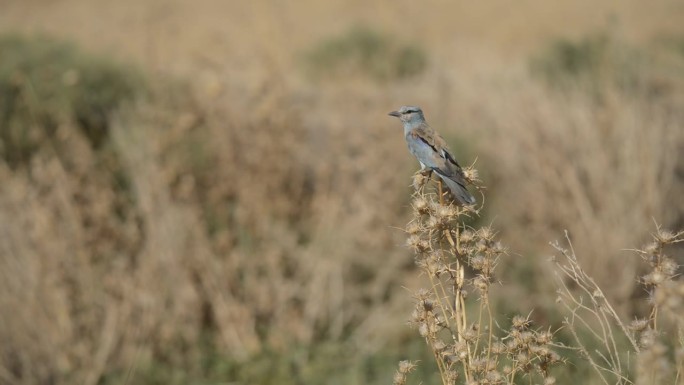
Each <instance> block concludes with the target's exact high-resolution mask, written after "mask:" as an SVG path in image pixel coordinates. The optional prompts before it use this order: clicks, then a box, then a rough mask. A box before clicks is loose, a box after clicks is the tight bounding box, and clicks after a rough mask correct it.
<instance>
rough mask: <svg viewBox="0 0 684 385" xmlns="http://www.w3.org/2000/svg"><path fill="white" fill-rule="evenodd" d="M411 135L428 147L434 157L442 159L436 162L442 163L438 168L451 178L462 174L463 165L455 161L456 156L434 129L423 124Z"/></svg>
mask: <svg viewBox="0 0 684 385" xmlns="http://www.w3.org/2000/svg"><path fill="white" fill-rule="evenodd" d="M409 135H411V136H412V137H413V139H414V140H418V141H421V142H423V143H425V144H426V145H428V146H429V147H430V148H431V149H432V152H433V155H432V157H434V156H437V157H439V158H441V161H438V162H436V163H440V166H437V167H439V168H440V169H443V170H444V171H445V172H446V173H448V174H449V176H451V175H461V174H462V171H461V165H460V164H458V162H457V161H456V159H454V156H453V155H451V151H450V150H449V146H448V145H447V143H446V141H445V140H444V138H442V136H441V135H439V134H438V133H437V132H436V131H435V130H434V129H432V127H430V126H428V125H427V124H422V125H420V126H418V127H417V128H415V129H413V130H411V132H410V133H409ZM435 160H437V159H435Z"/></svg>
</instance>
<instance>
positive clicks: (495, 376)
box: [485, 370, 503, 384]
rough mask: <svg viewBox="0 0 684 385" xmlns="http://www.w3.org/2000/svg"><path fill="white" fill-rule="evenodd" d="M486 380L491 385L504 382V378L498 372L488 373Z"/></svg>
mask: <svg viewBox="0 0 684 385" xmlns="http://www.w3.org/2000/svg"><path fill="white" fill-rule="evenodd" d="M485 380H487V382H488V383H490V384H499V383H502V382H503V376H501V373H499V372H498V371H496V370H491V371H489V372H487V375H486V376H485Z"/></svg>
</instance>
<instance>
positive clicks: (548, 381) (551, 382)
mask: <svg viewBox="0 0 684 385" xmlns="http://www.w3.org/2000/svg"><path fill="white" fill-rule="evenodd" d="M544 385H556V378H555V377H551V376H549V377H546V378H545V379H544Z"/></svg>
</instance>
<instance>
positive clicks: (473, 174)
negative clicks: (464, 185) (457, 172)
mask: <svg viewBox="0 0 684 385" xmlns="http://www.w3.org/2000/svg"><path fill="white" fill-rule="evenodd" d="M463 176H464V177H465V179H466V180H467V181H469V182H470V183H473V182H477V181H479V179H478V177H479V173H478V172H477V170H476V169H474V168H472V167H466V168H464V169H463Z"/></svg>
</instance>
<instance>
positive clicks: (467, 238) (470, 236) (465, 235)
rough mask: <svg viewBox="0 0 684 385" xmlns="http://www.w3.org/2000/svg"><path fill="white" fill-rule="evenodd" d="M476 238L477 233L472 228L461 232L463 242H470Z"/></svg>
mask: <svg viewBox="0 0 684 385" xmlns="http://www.w3.org/2000/svg"><path fill="white" fill-rule="evenodd" d="M474 239H475V233H473V232H472V231H471V230H463V231H462V232H461V242H463V243H470V242H472V241H473V240H474Z"/></svg>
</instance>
